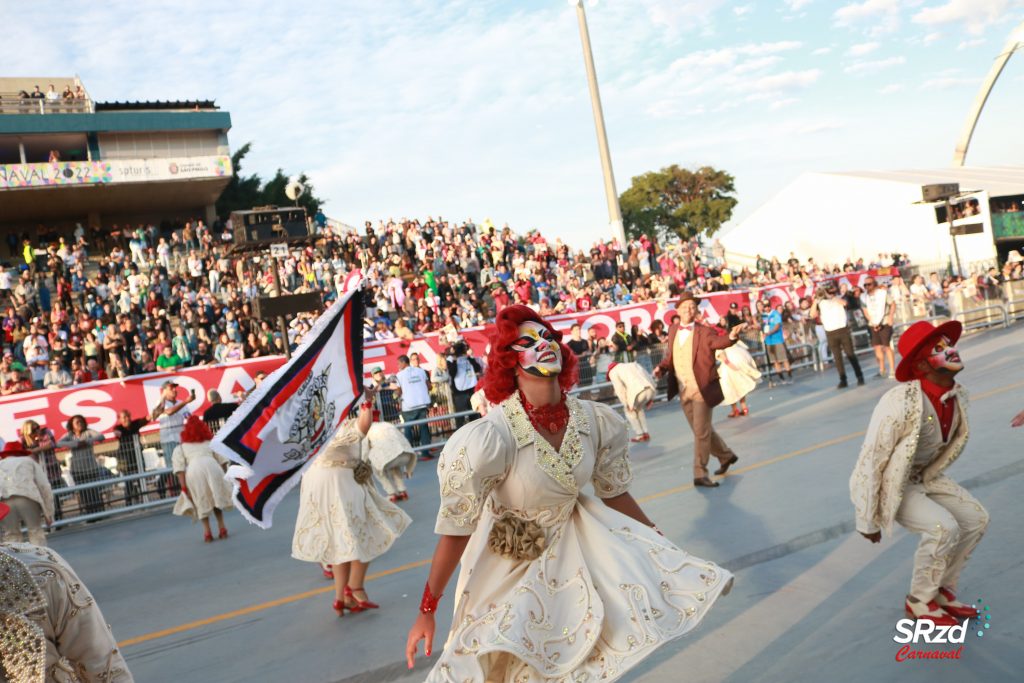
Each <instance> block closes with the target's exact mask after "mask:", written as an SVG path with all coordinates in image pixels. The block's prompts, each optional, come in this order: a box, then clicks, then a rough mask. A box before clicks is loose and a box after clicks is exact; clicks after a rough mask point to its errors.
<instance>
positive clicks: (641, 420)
mask: <svg viewBox="0 0 1024 683" xmlns="http://www.w3.org/2000/svg"><path fill="white" fill-rule="evenodd" d="M623 409H624V410H625V412H626V419H627V420H629V426H630V427H632V428H633V431H634V432H636V433H637V435H640V434H647V412H646V411H645V410H644V409H643V408H639V409H637V410H633V409H632V408H626V407H625V406H623Z"/></svg>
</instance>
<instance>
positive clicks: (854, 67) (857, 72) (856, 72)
mask: <svg viewBox="0 0 1024 683" xmlns="http://www.w3.org/2000/svg"><path fill="white" fill-rule="evenodd" d="M906 61H907V59H906V57H889V58H888V59H876V60H874V61H866V62H865V61H862V62H854V63H853V64H851V65H850V66H848V67H846V68H845V69H843V71H845V72H846V73H848V74H850V75H851V76H862V75H864V74H871V73H876V72H878V71H882V70H884V69H889V68H892V67H894V66H899V65H901V64H905V63H906Z"/></svg>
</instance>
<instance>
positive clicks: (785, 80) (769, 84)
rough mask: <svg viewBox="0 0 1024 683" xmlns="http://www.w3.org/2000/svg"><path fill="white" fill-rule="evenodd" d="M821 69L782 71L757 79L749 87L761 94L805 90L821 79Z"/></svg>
mask: <svg viewBox="0 0 1024 683" xmlns="http://www.w3.org/2000/svg"><path fill="white" fill-rule="evenodd" d="M821 73H822V72H821V69H806V70H804V71H784V72H782V73H778V74H772V75H770V76H763V77H761V78H758V79H757V80H755V81H754V82H753V83H751V87H752V88H753V89H754V90H757V91H762V92H775V91H781V90H791V89H795V88H807V87H809V86H811V85H814V84H815V83H816V82H817V81H818V79H819V78H821Z"/></svg>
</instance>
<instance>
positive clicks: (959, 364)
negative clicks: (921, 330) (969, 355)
mask: <svg viewBox="0 0 1024 683" xmlns="http://www.w3.org/2000/svg"><path fill="white" fill-rule="evenodd" d="M925 360H927V361H928V365H929V366H931V368H932V369H933V370H940V371H943V370H944V371H946V372H948V373H950V374H954V375H955V374H956V373H958V372H960V371H961V370H963V369H964V362H963V361H962V360H961V359H960V352H959V351H957V350H956V347H955V346H953V342H951V341H950V340H949V338H948V337H942V338H941V339H939V340H938V341H937V342H935V346H933V347H932V350H931V351H930V352H928V355H927V356H925Z"/></svg>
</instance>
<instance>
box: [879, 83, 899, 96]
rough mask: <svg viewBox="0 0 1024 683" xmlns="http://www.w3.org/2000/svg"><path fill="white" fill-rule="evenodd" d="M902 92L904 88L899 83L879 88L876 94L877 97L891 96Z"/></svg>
mask: <svg viewBox="0 0 1024 683" xmlns="http://www.w3.org/2000/svg"><path fill="white" fill-rule="evenodd" d="M903 90H904V87H903V85H902V84H901V83H890V84H889V85H887V86H885V87H884V88H879V89H878V94H879V95H892V94H894V93H898V92H902V91H903Z"/></svg>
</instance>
